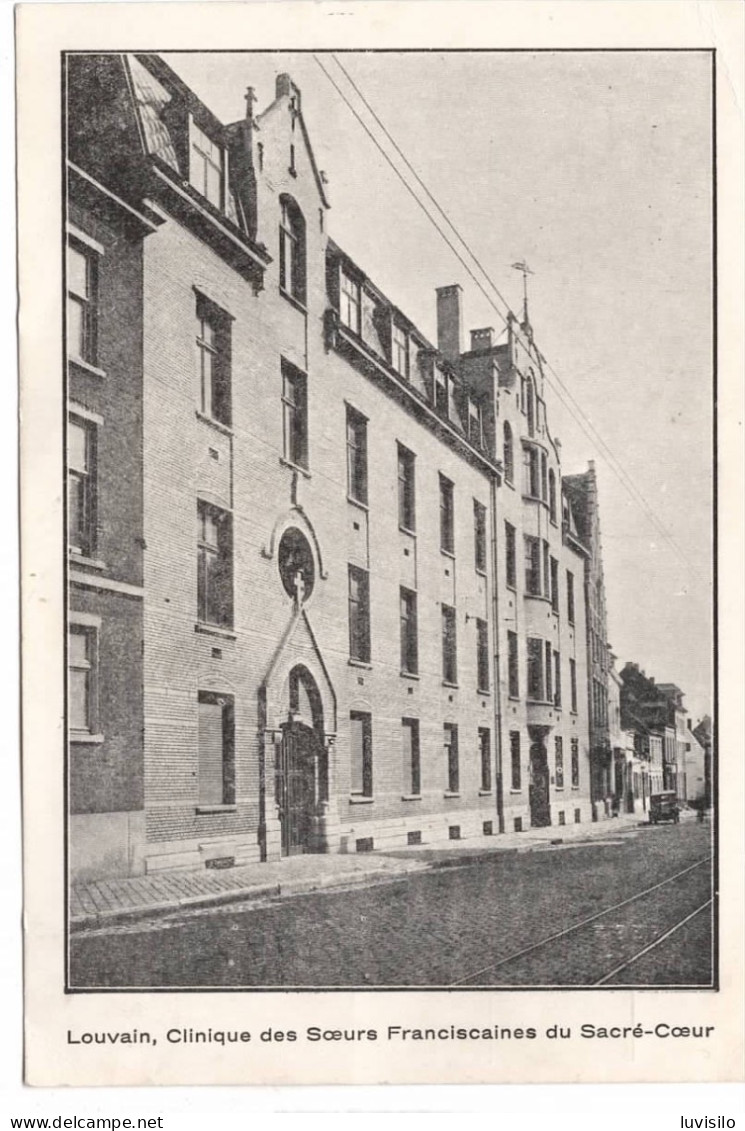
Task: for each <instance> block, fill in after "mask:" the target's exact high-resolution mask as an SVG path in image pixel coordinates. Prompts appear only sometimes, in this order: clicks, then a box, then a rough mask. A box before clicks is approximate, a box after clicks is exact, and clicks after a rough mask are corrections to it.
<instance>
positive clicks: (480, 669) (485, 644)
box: [476, 618, 489, 691]
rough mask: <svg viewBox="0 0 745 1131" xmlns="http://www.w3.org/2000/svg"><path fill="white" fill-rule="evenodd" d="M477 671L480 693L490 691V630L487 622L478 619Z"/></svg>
mask: <svg viewBox="0 0 745 1131" xmlns="http://www.w3.org/2000/svg"><path fill="white" fill-rule="evenodd" d="M476 671H477V682H478V690H479V691H488V690H489V629H488V628H487V624H486V621H485V620H479V619H478V618H477V619H476Z"/></svg>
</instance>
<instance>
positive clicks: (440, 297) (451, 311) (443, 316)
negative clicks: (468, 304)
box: [437, 283, 463, 361]
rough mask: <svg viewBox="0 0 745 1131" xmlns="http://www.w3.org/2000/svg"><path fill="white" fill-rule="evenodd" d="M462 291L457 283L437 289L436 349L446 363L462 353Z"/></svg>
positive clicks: (457, 357)
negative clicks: (446, 360) (445, 359)
mask: <svg viewBox="0 0 745 1131" xmlns="http://www.w3.org/2000/svg"><path fill="white" fill-rule="evenodd" d="M462 327H463V290H462V288H461V287H460V285H459V284H458V283H452V284H451V285H450V286H449V287H438V288H437V348H438V349H439V351H440V353H441V354H442V355H443V356H444V357H446V358H447V359H448V361H457V360H458V359H459V357H460V355H461V352H462V340H461V339H462V334H463V329H462Z"/></svg>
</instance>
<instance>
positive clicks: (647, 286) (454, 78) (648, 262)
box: [164, 51, 713, 725]
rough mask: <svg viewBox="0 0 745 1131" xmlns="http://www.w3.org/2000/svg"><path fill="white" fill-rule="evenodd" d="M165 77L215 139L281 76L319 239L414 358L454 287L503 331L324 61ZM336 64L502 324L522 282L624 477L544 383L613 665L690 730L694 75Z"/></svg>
mask: <svg viewBox="0 0 745 1131" xmlns="http://www.w3.org/2000/svg"><path fill="white" fill-rule="evenodd" d="M164 58H166V60H167V61H168V62H169V63H170V64H171V66H172V67H173V68H174V69H175V70H176V71H177V72H178V73H179V74H180V75H181V76H182V78H183V79H184V80H185V81H186V82H187V83H188V85H189V86H191V87H192V89H193V90H194V91H195V92H196V93H197V94H198V95H199V97H200V98H201V99H202V101H204V102H205V103H206V104H207V105H208V106H209V107H210V109H212V110H213V112H214V113H215V114H216V115H217V116H218V117H219V118H221V119H222V120H223V121H225V122H228V121H235V120H237V119H238V118H240V117H242V116H243V114H244V112H245V102H244V94H245V90H246V87H247V86H249V85H251V86H253V87H255V89H256V93H257V96H258V101H257V106H256V112H258V113H261V111H262V110H263V109H264V108H265V107H266V106H267V105H268V104H269V102H270V101H271V100H272V98H273V97H274V83H275V77H276V75H277V74H279V73H281V72H283V71H287V72H289V73H290V74H291V76H292V78H293V81H294V82H295V83H296V84H297V86H299V88H300V90H301V92H302V106H303V114H304V117H305V121H306V125H307V127H308V130H309V133H310V139H311V144H312V145H313V149H314V153H315V156H316V160H317V163H318V165H319V167H320V168H321V169H323V170H324V171H325V173H326V175H327V177H328V195H329V198H330V202H331V211H330V214H329V216H328V231H329V234H330V235H331V236H332V238H333V239H335V240H336V242H337V243H338V244H340V245H341V246H342V247H343V248H344V249H345V250H346V251H347V252H348V253H349V254H350V255H351V257H352V258H353V259H354V260H355V261H356V262H357V263H359V265H360V266H361V267H362V268H363V270H364V271H365V272H366V273H367V275H368V276H369V277H370V278H371V279H373V281H374V282H375V283H376V284H377V285H378V286H379V287H380V289H381V290H382V291H383V292H384V293H385V294H386V295H387V296H388V297H389V298H390V299H391V301H393V302H394V303H395V304H396V305H397V306H399V307H400V308H401V309H402V310H403V311H405V313H406V314H407V315H408V316H409V317H410V318H411V319H412V321H413V322H414V323H415V324H416V325H417V326H418V327H419V328H420V329H421V330H422V331H423V332H424V333H425V334H426V335H427V337H428V338H429V339H430V340H431V341H435V339H436V330H435V287H437V286H442V285H446V284H450V283H460V284H461V286H462V287H463V291H464V309H465V324H466V331H468V330H470V329H472V328H476V327H482V326H494V327H495V328H496V329H497V330H498V331H499V330H500V329H501V328H502V327H503V322H502V320H501V319H500V317H499V314H498V313H497V311H495V310H494V309H493V307H492V305H490V303H489V302H488V301H487V299H486V298H485V296H484V295H483V294H482V293H481V291H480V290H479V289H478V287H477V285H476V283H475V282H474V281H473V279H472V278H471V277H470V276H469V275H468V272H467V271H466V270H465V268H464V267H463V266H462V264H461V263H460V262H459V261H458V259H457V258H456V256H455V255H454V253H453V251H452V250H451V249H449V248H448V247H447V245H446V244H445V243H444V241H443V240H442V238H441V236H440V235H439V234H438V232H437V231H436V229H435V227H434V226H433V225H432V223H431V222H430V220H428V219H427V217H426V216H425V215H424V213H423V212H422V211H421V210H420V208H419V206H418V205H417V203H416V202H415V200H414V199H413V198H412V196H411V195H410V194H409V192H408V191H407V190H406V188H405V187H404V186H403V185H402V184H401V182H400V181H399V180H398V178H397V177H396V175H395V173H394V172H393V170H392V169H391V168H390V166H389V165H388V164H387V163H386V161H385V159H384V158H383V156H382V155H381V154H380V153H379V151H378V150H377V149H376V147H375V145H374V143H373V141H372V140H371V139H370V137H369V136H368V135H367V134H366V133H365V131H364V129H363V127H362V125H361V124H360V123H359V121H357V120H356V119H355V117H354V116H353V114H352V112H351V111H350V109H349V108H348V106H347V105H346V104H345V103H344V101H343V99H342V98H341V96H340V94H339V93H338V91H337V90H336V89H335V88H334V86H333V85H332V83H331V82H330V81H329V78H328V77H327V75H326V74H325V73H324V71H323V69H322V68H321V66H320V65H319V61H320V63H321V64H323V67H324V68H325V69H326V71H327V72H328V74H329V75H331V77H332V78H333V79H334V81H335V82H336V84H337V85H338V86H339V87H340V88H341V89H342V90H343V91H344V93H345V94H346V96H347V98H349V99H350V101H351V102H352V104H353V105H354V106H355V109H356V110H357V112H358V113H359V115H360V117H362V118H363V120H364V121H365V122H366V123H367V124H368V126H369V127H370V128H371V129H372V130H373V132H374V133H375V134H376V136H377V137H379V139H380V140H381V143H382V144H383V145H384V147H385V148H386V150H387V151H388V152H389V153H390V154H391V156H392V157H394V158H396V159H397V161H398V164H399V166H401V161H400V158H397V157H396V155H395V152H394V151H393V149H392V147H391V146H390V144H389V143H386V141H385V138H384V136H383V135H382V133H381V131H380V128H379V127H378V126H377V125H376V124H375V123H374V121H373V119H371V117H370V115H369V113H367V112H366V110H365V108H364V106H363V105H362V103H361V102H360V101H359V98H358V96H357V95H356V94H355V91H354V89H353V88H352V87H351V86H350V85H349V82H348V80H347V78H346V77H345V75H344V73H343V71H342V70H341V69H340V68H339V67H338V65H337V63H336V62H335V60H334V57H333V56H332V55H330V54H328V53H321V54H320V55H319V56H318V60H319V61H317V60H316V58H315V57H314V56H313V55H312V54H310V53H290V52H287V53H265V54H262V53H251V52H236V53H227V54H225V53H223V54H214V55H208V54H199V53H195V54H168V55H165V56H164ZM337 58H338V59H339V60H340V61H341V63H342V64H343V66H344V68H345V69H346V71H347V72H348V73H349V75H350V76H351V77H352V79H353V80H354V83H355V84H356V86H357V87H358V88H359V90H360V91H361V92H362V94H364V96H365V98H366V99H367V101H368V102H369V104H370V105H371V106H372V108H373V110H374V111H375V113H376V115H377V117H378V118H379V119H380V121H381V122H382V123H383V125H384V126H385V127H386V129H387V130H388V131H389V132H390V134H391V135H392V137H393V138H394V140H395V142H396V144H397V145H398V147H399V149H400V150H401V151H402V153H403V154H404V155H405V156H406V158H407V159H408V161H409V162H410V163H411V165H412V166H413V168H414V169H415V170H416V172H417V173H418V175H419V177H420V178H421V180H422V181H423V182H424V184H425V185H426V186H427V189H428V190H429V192H430V193H431V194H432V196H434V197H435V199H436V200H437V202H438V204H439V205H440V206H441V207H442V209H443V210H444V212H445V213H446V214H447V216H448V217H449V219H450V220H451V221H452V223H453V224H454V225H455V227H456V228H457V229H458V231H459V232H460V233H461V235H462V236H463V237H464V238H465V240H466V242H467V243H468V245H469V247H470V248H471V249H472V250H473V252H474V253H475V255H476V256H477V258H478V260H479V261H480V263H481V264H482V265H483V266H484V268H485V269H486V271H487V272H488V274H489V277H490V278H491V280H492V281H493V283H494V284H495V285H496V287H497V288H498V290H499V292H500V293H501V295H502V296H503V297H504V299H505V300H506V302H507V303H508V304H509V306H510V307H511V309H513V310H514V311H515V312H516V313H519V312H520V310H521V303H522V280H521V277H520V275H519V274H518V273H517V272H516V271H514V270H513V269H512V264H513V263H515V262H516V261H518V260H527V263H528V264H529V266H530V268H531V270H532V271H533V275H532V276H531V277H530V279H529V302H530V319H531V323H532V325H533V329H534V332H535V337H536V342H537V345H538V347H539V349H540V350H541V352H542V354H543V355H544V357H546V358H547V360H548V362H549V364H550V366H551V368H552V369H553V370H554V371H555V373H556V374H557V375H558V378H559V379H560V381H561V382H562V383H563V385H564V386H565V387H566V388H567V389H568V390H569V391H570V392H571V394H572V396H573V398H574V399H575V400H576V401H577V402H578V403H579V405H580V406H581V409H582V412H583V413H584V414H585V416H586V417H587V418H588V419H589V421H590V422H591V425H592V428H593V429H595V430H596V433H597V434H599V436H600V437H601V439H602V441H603V442H604V444H605V445H607V448H608V449H610V452H611V453H612V455H613V456H614V457H615V459H616V460H617V461H619V463H620V464H621V467H622V472H621V473H617V472H616V471H615V470H614V469H613V466H612V460H611V459H608V458H606V456H605V454H604V452H605V449H604V448H603V447H602V445H601V443H600V442H599V441H598V439H597V437H596V436H595V435H592V434H591V435H588V434H587V431H586V430H583V428H582V427H581V425H580V422H579V420H578V419H577V417H578V414H577V412H576V410H575V409H574V407H572V408H571V411H569V410H568V408H567V406H566V404H563V403H562V401H561V399H560V397H559V395H558V394H559V393H561V395H562V396H563V397H564V399H565V401H566V400H567V399H568V398H567V397H566V394H565V393H564V392H563V390H562V389H561V386H560V384H559V381H558V380H557V378H556V377H555V376H554V375H553V374H552V372H551V370H549V371H548V373H547V377H548V382H547V388H546V399H547V404H548V419H549V427H550V429H551V432H552V434H553V435H554V436H558V437H559V438H560V439H561V442H562V470H563V472H564V474H572V473H574V472H577V471H581V470H584V469H585V468H586V466H587V461H588V460H590V459H594V460H595V466H596V470H597V474H598V481H599V499H600V521H601V534H602V542H603V559H604V568H605V582H606V591H607V604H608V635H609V641H610V643H611V645H612V647H613V650H614V652H615V653H616V655H617V656H618V667H619V668H620V667H622V666H623V664H624V663H625V662H626V661H627V660H632V661H635V662H637V663H639V664H640V665H641V667H642V668H643V669H644V670H645V671H646V673H647V674H648V675H652V676H654V677H655V679H656V680H657V681H658V682H660V683H676V684H677V685H678V686H679V687H680V688H681V689H682V690H683V691H684V693H685V695H686V699H685V704H686V706H687V707H688V710H689V711H690V713H691V714H692V716H693V721H694V725H695V722H696V721H697V720H698V719H699V718H700V717H701V715H703V714H704V713H709V714H711V713H712V708H713V695H712V690H711V679H712V625H713V616H712V565H711V563H712V492H713V460H712V389H713V374H712V184H711V167H712V157H711V120H712V109H711V63H710V57H709V55H708V54H707V53H706V52H657V51H645V52H537V53H536V52H528V51H517V52H491V51H488V52H486V51H485V52H412V53H400V52H392V53H382V52H343V53H339V54H338V55H337ZM420 195H424V194H423V193H422V192H421V190H420ZM428 205H429V208H430V210H431V211H434V208H433V206H432V204H431V202H428ZM437 218H438V221H439V222H440V224H441V226H444V227H446V225H444V222H443V221H442V217H441V216H439V215H438V216H437ZM447 234H448V237H449V238H450V240H451V242H453V243H456V244H457V241H456V240H455V238H454V237H453V235H452V232H451V231H450V230H447ZM457 246H458V247H459V250H461V252H462V248H461V247H460V245H457ZM462 254H464V257H465V258H466V259H467V256H466V255H465V253H463V252H462ZM472 269H473V270H474V273H475V274H477V275H478V277H479V278H480V279H481V278H483V277H482V276H480V275H479V273H478V271H477V269H476V268H475V267H472ZM487 289H488V288H487ZM494 301H495V302H496V305H497V307H498V309H499V310H500V311H502V313H504V312H505V306H504V305H503V303H502V302H501V301H500V300H499V299H497V298H496V297H495V299H494ZM552 386H553V387H552ZM586 428H587V425H586V424H585V429H586ZM619 474H620V478H619ZM624 474H625V476H627V477H628V478H629V479H630V480H631V481H632V483H633V485H634V487H635V488H636V490H637V491H638V492H640V493H641V495H642V496H643V497H644V499H645V501H646V503H647V505H648V507H649V508H650V509H651V511H652V512H653V513H654V515H655V516H656V518H657V520H658V522H659V523H660V524H661V525H662V527H663V528H664V531H665V533H666V534H667V536H668V537H665V535H664V534H663V533H661V532H660V530H659V529H658V528H657V526H656V525H655V524H654V523H653V522H652V521H651V520H650V518H649V517H648V516H647V515H646V514H645V511H644V508H643V507H642V506H641V505H640V504H639V502H638V500H637V498H636V497H632V496H631V495H630V494H629V492H628V490H627V489H626V487H625V486H624V485H623V483H622V482H621V479H622V478H623V475H624ZM671 540H672V542H673V543H674V545H673V544H671Z"/></svg>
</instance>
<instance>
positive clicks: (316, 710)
mask: <svg viewBox="0 0 745 1131" xmlns="http://www.w3.org/2000/svg"><path fill="white" fill-rule="evenodd" d="M275 790H276V794H275V796H276V803H277V810H278V815H279V820H280V826H281V834H282V855H283V856H295V855H298V854H300V853H303V852H314V851H318V845H319V833H320V830H319V821H320V816H321V812H322V808H323V805H324V803H325V802H327V801H328V753H327V750H326V744H325V742H324V730H323V706H322V703H321V697H320V695H319V693H318V688H317V687H316V683H315V680H314V679H313V676H312V675H311V674H310V672H309V671H308V669H307V668H306V667H304V666H303V665H298V666H296V667H295V668H293V669H292V671H291V672H290V675H289V712H288V717H287V720H286V722H285V723H283V725H282V741H281V743H280V744H279V748H278V750H277V764H276V781H275Z"/></svg>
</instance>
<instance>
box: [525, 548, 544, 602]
mask: <svg viewBox="0 0 745 1131" xmlns="http://www.w3.org/2000/svg"><path fill="white" fill-rule="evenodd" d="M525 592H526V593H529V594H530V595H531V596H532V597H540V595H541V543H540V542H539V540H538V539H537V538H532V537H531V536H530V535H529V534H526V535H525Z"/></svg>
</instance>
